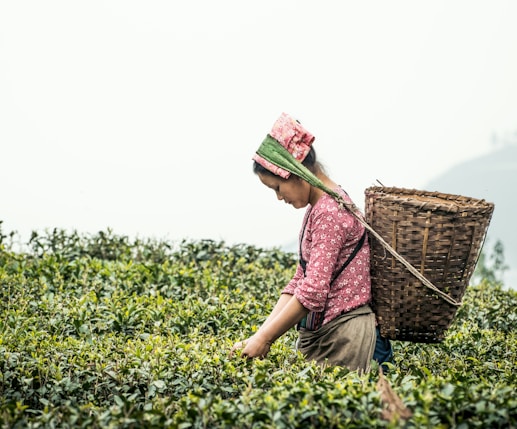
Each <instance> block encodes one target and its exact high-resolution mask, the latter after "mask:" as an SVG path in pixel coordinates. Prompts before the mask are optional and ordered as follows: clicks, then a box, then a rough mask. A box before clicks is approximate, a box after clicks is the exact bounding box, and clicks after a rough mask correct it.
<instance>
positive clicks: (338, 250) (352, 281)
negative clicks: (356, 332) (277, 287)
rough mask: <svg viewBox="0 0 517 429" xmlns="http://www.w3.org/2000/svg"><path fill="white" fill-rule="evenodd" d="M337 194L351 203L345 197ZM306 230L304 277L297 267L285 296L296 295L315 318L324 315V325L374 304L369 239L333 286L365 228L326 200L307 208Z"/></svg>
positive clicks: (329, 198) (343, 210)
mask: <svg viewBox="0 0 517 429" xmlns="http://www.w3.org/2000/svg"><path fill="white" fill-rule="evenodd" d="M337 191H338V192H339V193H340V194H341V195H342V196H343V198H345V200H347V201H350V197H349V196H348V195H347V194H346V192H344V191H343V190H342V189H337ZM304 224H305V225H306V226H305V233H304V232H303V229H302V231H301V232H300V238H301V237H302V234H303V241H302V245H301V250H302V255H303V259H304V260H305V261H306V262H307V266H306V275H305V276H304V274H303V269H302V267H301V265H300V264H298V268H297V270H296V273H295V275H294V277H293V278H292V279H291V281H290V282H289V283H288V284H287V286H286V287H285V289H284V290H283V292H282V293H286V294H290V295H294V296H295V297H296V298H297V299H298V300H299V301H300V303H301V304H302V305H303V306H304V307H305V308H306V309H308V310H309V311H311V312H321V311H324V312H325V313H324V318H323V325H324V324H326V323H328V322H330V321H331V320H333V319H334V318H336V317H337V316H339V315H340V314H341V313H343V312H348V311H351V310H353V309H355V308H358V307H360V306H362V305H364V304H367V303H369V302H370V300H371V286H370V247H369V245H368V240H367V239H365V241H364V244H363V246H362V247H361V249H360V250H359V252H358V253H357V254H356V256H355V257H354V259H353V260H352V261H351V262H350V264H349V265H348V266H347V267H346V268H345V270H344V271H343V272H342V273H341V274H340V275H339V277H338V278H337V279H336V280H335V281H334V283H332V285H331V284H330V282H331V279H332V276H333V275H334V273H335V272H337V271H338V270H339V269H340V268H341V267H342V265H343V264H344V263H345V261H346V260H347V258H348V256H349V255H350V254H351V253H352V252H353V250H354V248H355V246H356V244H357V243H358V241H359V240H360V239H361V236H362V234H363V232H364V227H363V226H362V225H361V224H360V223H359V221H358V220H357V219H356V218H355V217H354V216H353V215H352V214H350V213H349V212H348V211H347V210H346V209H341V208H340V207H339V204H338V203H337V201H336V200H334V198H332V197H331V196H330V195H328V194H324V195H323V196H321V197H320V199H319V200H318V201H317V202H316V204H315V205H314V206H313V207H312V206H309V207H308V208H307V212H306V213H305V219H304ZM366 238H367V237H366Z"/></svg>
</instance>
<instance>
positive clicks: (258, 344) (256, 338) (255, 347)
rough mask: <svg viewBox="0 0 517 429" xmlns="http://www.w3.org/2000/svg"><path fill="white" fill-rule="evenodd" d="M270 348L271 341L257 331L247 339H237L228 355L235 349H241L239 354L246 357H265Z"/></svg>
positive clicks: (231, 354)
mask: <svg viewBox="0 0 517 429" xmlns="http://www.w3.org/2000/svg"><path fill="white" fill-rule="evenodd" d="M270 348H271V343H270V342H269V341H267V339H266V338H265V337H264V336H263V335H262V334H261V333H260V331H259V332H257V333H256V334H255V335H253V336H251V337H250V338H248V339H247V340H244V341H239V342H238V343H236V344H235V345H234V346H233V347H232V349H231V350H230V357H232V356H233V354H234V353H235V351H236V350H239V349H242V352H241V356H243V357H247V358H255V357H259V358H263V357H266V356H267V354H268V353H269V349H270Z"/></svg>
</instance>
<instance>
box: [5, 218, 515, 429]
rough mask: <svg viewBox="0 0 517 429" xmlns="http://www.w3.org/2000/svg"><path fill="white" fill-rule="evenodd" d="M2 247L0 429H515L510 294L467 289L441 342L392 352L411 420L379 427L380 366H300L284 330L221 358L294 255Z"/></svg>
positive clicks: (54, 235)
mask: <svg viewBox="0 0 517 429" xmlns="http://www.w3.org/2000/svg"><path fill="white" fill-rule="evenodd" d="M0 226H1V225H0ZM11 243H12V235H11V236H9V237H8V236H7V235H5V234H2V232H1V230H0V294H1V299H0V421H1V427H2V428H26V427H28V428H54V427H56V428H57V427H65V428H66V427H70V428H81V427H84V428H140V427H142V428H159V427H171V428H219V427H221V428H295V427H302V428H303V427H321V428H345V427H346V428H375V427H408V428H411V427H415V428H416V427H433V428H435V427H438V428H449V427H457V428H470V427H480V428H485V427H490V428H492V427H499V428H511V427H517V399H516V398H517V397H516V395H515V389H516V386H517V376H516V369H517V368H516V363H517V336H516V332H515V327H516V324H517V294H516V293H515V291H512V290H511V289H510V290H503V289H502V288H501V286H500V285H498V284H496V283H492V282H489V281H486V280H485V281H481V282H480V284H478V285H476V286H471V287H469V288H468V289H467V292H466V295H465V297H464V303H463V306H462V307H461V308H460V309H459V311H458V313H457V316H456V319H455V321H454V323H453V326H452V327H451V328H450V330H449V332H448V335H447V337H446V339H445V340H444V341H443V342H442V343H440V344H414V343H408V342H394V349H395V362H394V365H393V366H391V367H390V371H389V372H388V374H387V375H385V377H386V379H387V380H388V381H389V383H390V384H391V386H392V388H393V390H394V391H395V392H396V393H397V394H398V396H399V397H400V398H401V400H402V401H403V403H404V404H405V405H406V406H407V407H408V408H409V409H410V410H411V412H412V416H411V417H410V418H409V419H408V420H407V421H405V420H403V419H400V418H399V419H397V417H396V416H394V417H393V418H392V419H391V420H385V419H383V418H382V417H381V412H382V409H383V404H382V402H381V396H380V392H379V390H378V388H377V381H378V379H379V372H378V368H374V369H373V370H372V372H370V373H369V374H365V375H359V374H357V373H354V372H349V371H347V370H346V369H343V368H327V369H322V368H320V367H319V366H317V365H315V364H313V363H310V362H305V361H304V359H303V358H302V356H300V355H299V354H297V353H296V352H295V351H294V348H293V346H294V341H295V338H296V333H295V332H288V333H287V334H286V335H285V336H284V337H282V338H281V339H280V340H278V341H277V342H276V343H275V344H274V345H273V347H272V349H271V353H270V355H269V356H268V357H267V358H266V359H264V360H252V361H249V360H245V359H242V358H240V357H234V358H231V359H230V358H229V357H228V352H229V350H230V348H231V346H232V344H233V343H234V342H235V341H237V340H239V339H242V338H245V337H247V336H248V335H249V334H250V332H252V331H254V330H256V329H257V327H258V326H259V325H260V324H261V323H262V321H263V320H264V319H265V317H266V316H267V314H268V313H269V311H270V310H271V308H272V306H273V305H274V303H275V302H276V299H277V297H278V293H279V292H280V290H281V289H282V287H283V285H284V284H285V283H286V282H287V281H288V279H289V278H290V276H291V275H292V274H293V272H294V270H295V265H296V258H295V256H294V255H291V254H287V253H284V252H281V251H280V250H278V249H267V250H266V249H259V248H256V247H253V246H248V245H235V246H227V245H225V244H224V243H223V242H215V241H211V240H202V241H198V242H187V241H183V242H181V243H176V244H173V243H169V242H166V241H153V240H139V239H137V240H133V241H131V240H130V239H129V238H127V237H123V236H122V237H121V236H117V235H115V234H113V232H112V231H109V230H108V231H107V232H100V233H98V234H96V235H92V236H88V235H80V234H78V233H76V232H72V233H67V232H64V231H60V230H54V231H50V232H47V233H46V234H43V235H41V234H36V233H34V234H33V235H32V237H31V240H30V242H29V243H28V246H27V248H26V249H25V250H24V251H18V252H15V251H13V250H12V245H11Z"/></svg>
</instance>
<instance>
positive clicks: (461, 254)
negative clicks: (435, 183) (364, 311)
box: [365, 187, 494, 343]
mask: <svg viewBox="0 0 517 429" xmlns="http://www.w3.org/2000/svg"><path fill="white" fill-rule="evenodd" d="M365 196H366V204H365V215H366V221H367V222H368V224H369V225H370V226H371V227H372V229H373V230H374V231H375V232H377V233H378V235H380V236H381V237H382V238H383V239H384V241H385V242H387V243H388V244H389V245H390V246H391V247H392V248H393V249H394V250H395V251H396V253H398V254H399V255H400V256H402V257H403V258H404V259H405V260H406V261H407V262H409V264H411V265H412V267H414V268H415V269H416V270H418V272H419V273H421V274H422V276H423V277H424V278H425V279H427V280H429V281H430V282H431V283H432V285H434V286H435V287H436V288H437V289H439V290H440V291H441V292H443V293H445V294H447V295H448V297H450V298H451V299H452V302H453V303H452V304H451V303H450V302H448V301H447V300H446V299H444V298H443V296H440V294H438V293H437V292H436V291H434V290H433V289H431V288H430V287H429V286H426V285H424V283H423V282H422V281H421V280H419V279H418V278H417V277H416V276H415V274H414V273H411V272H410V271H409V270H408V268H407V267H406V266H404V265H403V264H402V263H401V262H400V259H399V258H397V257H396V256H394V255H393V254H391V253H390V252H388V251H387V250H386V246H385V245H383V244H382V243H381V242H380V241H379V240H378V239H375V238H372V236H371V235H370V244H371V275H372V294H373V307H374V310H375V313H376V315H377V318H378V322H379V325H380V330H381V334H382V335H383V336H385V337H387V338H390V339H393V340H403V341H412V342H424V343H436V342H440V341H442V340H443V339H444V336H445V331H446V330H447V329H448V328H449V326H450V324H451V323H452V320H453V318H454V316H455V314H456V311H457V309H458V306H457V305H455V304H454V301H456V303H460V302H461V300H462V298H463V294H464V293H465V289H466V287H467V285H468V282H469V280H470V277H471V276H472V274H473V272H474V268H475V265H476V263H477V260H478V257H479V254H480V252H481V248H482V245H483V242H484V239H485V236H486V232H487V229H488V225H489V223H490V219H491V217H492V213H493V210H494V205H493V204H492V203H488V202H486V201H484V200H478V199H473V198H467V197H463V196H458V195H449V194H442V193H437V192H426V191H417V190H410V189H400V188H387V187H371V188H368V189H366V190H365ZM417 274H418V273H417ZM425 279H424V280H425ZM432 285H431V286H432ZM442 295H443V294H442Z"/></svg>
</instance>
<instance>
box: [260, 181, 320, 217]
mask: <svg viewBox="0 0 517 429" xmlns="http://www.w3.org/2000/svg"><path fill="white" fill-rule="evenodd" d="M258 176H259V179H260V181H261V182H262V183H263V184H264V185H266V186H267V187H268V188H271V189H273V191H275V193H276V197H277V198H278V199H279V200H281V201H282V200H283V201H284V202H285V203H287V204H291V205H292V206H293V207H294V208H296V209H300V208H302V207H305V206H306V205H307V204H309V196H310V190H311V186H310V185H309V184H308V183H307V182H306V181H305V180H302V179H300V178H299V177H298V176H296V175H294V174H291V175H290V176H289V179H282V178H281V177H278V176H272V175H271V174H259V175H258Z"/></svg>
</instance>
